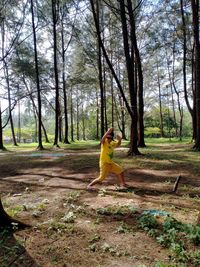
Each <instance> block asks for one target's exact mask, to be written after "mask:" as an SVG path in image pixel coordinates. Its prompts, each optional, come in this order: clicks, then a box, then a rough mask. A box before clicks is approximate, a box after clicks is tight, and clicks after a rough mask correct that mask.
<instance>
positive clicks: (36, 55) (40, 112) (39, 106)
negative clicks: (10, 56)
mask: <svg viewBox="0 0 200 267" xmlns="http://www.w3.org/2000/svg"><path fill="white" fill-rule="evenodd" d="M31 15H32V28H33V43H34V55H35V72H36V82H37V100H38V147H37V149H39V150H43V149H44V147H43V145H42V105H41V96H40V80H39V69H38V54H37V40H36V32H35V19H34V6H33V0H31Z"/></svg>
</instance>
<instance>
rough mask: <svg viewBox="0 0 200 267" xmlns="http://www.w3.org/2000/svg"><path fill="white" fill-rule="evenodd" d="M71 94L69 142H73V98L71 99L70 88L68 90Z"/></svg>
mask: <svg viewBox="0 0 200 267" xmlns="http://www.w3.org/2000/svg"><path fill="white" fill-rule="evenodd" d="M70 94H71V96H70V97H71V103H70V104H71V106H70V116H71V141H72V142H74V115H73V114H74V112H73V97H72V87H71V90H70Z"/></svg>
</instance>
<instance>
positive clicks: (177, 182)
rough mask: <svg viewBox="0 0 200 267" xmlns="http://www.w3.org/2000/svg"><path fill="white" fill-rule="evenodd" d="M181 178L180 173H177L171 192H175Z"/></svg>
mask: <svg viewBox="0 0 200 267" xmlns="http://www.w3.org/2000/svg"><path fill="white" fill-rule="evenodd" d="M181 178H182V177H181V175H179V176H178V177H177V178H176V181H175V184H174V187H173V191H172V192H173V193H176V191H177V189H178V185H179V182H180V180H181Z"/></svg>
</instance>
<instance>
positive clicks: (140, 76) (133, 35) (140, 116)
mask: <svg viewBox="0 0 200 267" xmlns="http://www.w3.org/2000/svg"><path fill="white" fill-rule="evenodd" d="M127 8H128V14H129V21H130V26H131V27H130V28H131V42H132V46H133V48H134V52H135V59H136V65H137V72H138V124H139V128H138V130H139V133H138V146H139V147H145V146H146V145H145V142H144V100H143V71H142V62H141V58H140V52H139V49H138V45H137V38H136V32H135V31H136V30H135V17H134V11H133V7H132V2H131V0H127ZM136 104H137V103H136Z"/></svg>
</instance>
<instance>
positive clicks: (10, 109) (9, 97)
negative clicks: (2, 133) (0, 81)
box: [4, 60, 17, 146]
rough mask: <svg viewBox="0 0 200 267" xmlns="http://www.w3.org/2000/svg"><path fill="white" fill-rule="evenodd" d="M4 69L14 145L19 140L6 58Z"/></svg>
mask: <svg viewBox="0 0 200 267" xmlns="http://www.w3.org/2000/svg"><path fill="white" fill-rule="evenodd" d="M4 71H5V76H6V83H7V89H8V108H9V119H10V127H11V132H12V139H13V144H14V146H17V140H16V136H15V129H14V123H13V117H12V108H11V105H12V104H11V93H10V82H9V77H8V65H7V63H6V61H5V60H4Z"/></svg>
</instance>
